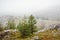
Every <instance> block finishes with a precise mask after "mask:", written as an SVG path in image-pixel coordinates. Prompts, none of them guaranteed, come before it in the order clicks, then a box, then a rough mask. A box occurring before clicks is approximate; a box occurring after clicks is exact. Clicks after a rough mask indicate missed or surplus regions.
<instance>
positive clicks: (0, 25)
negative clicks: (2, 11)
mask: <svg viewBox="0 0 60 40" xmlns="http://www.w3.org/2000/svg"><path fill="white" fill-rule="evenodd" d="M3 30H4V29H3V26H2V24H1V23H0V31H3Z"/></svg>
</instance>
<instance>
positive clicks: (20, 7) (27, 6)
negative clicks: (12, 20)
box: [0, 0, 60, 16]
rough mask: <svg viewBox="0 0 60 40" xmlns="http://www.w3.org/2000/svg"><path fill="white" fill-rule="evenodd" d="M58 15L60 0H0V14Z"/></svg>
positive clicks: (59, 13) (59, 12)
mask: <svg viewBox="0 0 60 40" xmlns="http://www.w3.org/2000/svg"><path fill="white" fill-rule="evenodd" d="M30 14H34V15H38V16H39V15H42V16H44V15H47V16H49V15H52V16H53V14H55V16H56V15H60V0H0V16H1V15H20V16H22V15H30Z"/></svg>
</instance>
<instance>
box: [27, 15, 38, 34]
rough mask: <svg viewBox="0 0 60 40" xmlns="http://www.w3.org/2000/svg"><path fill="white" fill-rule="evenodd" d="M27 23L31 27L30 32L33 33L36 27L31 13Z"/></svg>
mask: <svg viewBox="0 0 60 40" xmlns="http://www.w3.org/2000/svg"><path fill="white" fill-rule="evenodd" d="M28 23H29V26H30V28H31V33H32V34H33V32H35V31H37V27H36V26H35V24H36V20H35V18H34V16H33V15H30V17H29V20H28Z"/></svg>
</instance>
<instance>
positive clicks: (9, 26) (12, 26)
mask: <svg viewBox="0 0 60 40" xmlns="http://www.w3.org/2000/svg"><path fill="white" fill-rule="evenodd" d="M14 22H15V20H8V23H7V26H6V27H5V29H15V26H16V25H15V23H14Z"/></svg>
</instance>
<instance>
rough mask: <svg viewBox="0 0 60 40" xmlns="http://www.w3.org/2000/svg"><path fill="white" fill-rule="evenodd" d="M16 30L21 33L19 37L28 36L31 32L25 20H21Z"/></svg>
mask: <svg viewBox="0 0 60 40" xmlns="http://www.w3.org/2000/svg"><path fill="white" fill-rule="evenodd" d="M17 28H18V30H19V31H20V33H21V37H27V36H30V34H31V30H30V27H29V25H28V23H27V21H26V20H23V21H22V22H20V23H19V25H18V26H17Z"/></svg>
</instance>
